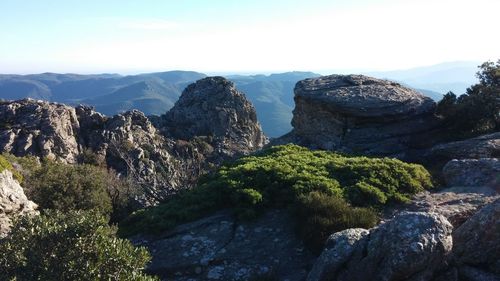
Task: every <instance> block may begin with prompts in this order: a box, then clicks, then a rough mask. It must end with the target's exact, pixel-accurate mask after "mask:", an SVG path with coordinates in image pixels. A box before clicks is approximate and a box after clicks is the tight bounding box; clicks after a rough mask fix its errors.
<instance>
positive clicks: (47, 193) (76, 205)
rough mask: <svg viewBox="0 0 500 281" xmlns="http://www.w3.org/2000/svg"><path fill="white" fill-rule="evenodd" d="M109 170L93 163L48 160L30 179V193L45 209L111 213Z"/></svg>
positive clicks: (28, 180) (28, 179) (27, 183)
mask: <svg viewBox="0 0 500 281" xmlns="http://www.w3.org/2000/svg"><path fill="white" fill-rule="evenodd" d="M107 181H108V174H107V172H106V170H104V169H101V168H99V167H95V166H91V165H87V164H84V165H65V164H61V163H58V162H54V161H46V162H45V163H43V165H41V167H40V168H39V169H37V170H35V171H34V172H33V174H32V175H31V176H30V177H29V178H27V181H26V183H25V186H29V189H28V190H27V194H28V196H29V198H30V199H31V200H33V201H35V202H36V203H37V204H38V205H39V207H40V208H42V209H53V210H61V211H69V210H97V211H99V212H100V213H101V214H104V215H110V214H111V212H112V205H111V198H110V196H109V194H108V192H107V188H108V185H107Z"/></svg>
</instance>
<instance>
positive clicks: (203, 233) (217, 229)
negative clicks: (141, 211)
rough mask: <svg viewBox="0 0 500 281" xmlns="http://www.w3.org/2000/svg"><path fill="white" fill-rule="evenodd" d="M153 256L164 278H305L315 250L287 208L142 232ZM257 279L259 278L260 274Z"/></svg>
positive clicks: (224, 215)
mask: <svg viewBox="0 0 500 281" xmlns="http://www.w3.org/2000/svg"><path fill="white" fill-rule="evenodd" d="M133 241H134V242H135V244H139V245H143V246H146V247H147V248H148V249H149V250H150V252H151V255H152V256H153V260H152V263H151V264H150V266H149V267H148V271H150V272H151V273H154V274H157V275H159V276H160V277H161V278H162V279H164V280H252V278H258V277H263V276H272V277H273V278H277V280H290V281H298V280H304V279H305V276H306V275H307V272H308V270H309V268H310V266H311V264H312V262H313V256H312V254H311V253H310V252H309V251H308V250H306V249H305V248H304V246H303V244H302V242H301V241H300V240H299V239H298V238H296V236H295V233H294V230H293V223H292V220H291V218H289V215H288V213H287V212H286V211H279V210H275V211H270V212H268V213H267V214H265V215H263V216H262V217H261V218H259V219H257V220H255V221H252V222H245V223H239V222H237V221H235V220H234V218H233V217H232V216H231V215H230V214H229V213H227V212H221V213H218V214H215V215H212V216H210V217H207V218H205V219H202V220H198V221H195V222H192V223H187V224H184V225H181V226H178V227H176V228H175V229H174V230H173V231H170V232H168V233H164V234H163V235H160V236H157V237H146V236H138V237H135V238H134V239H133ZM256 280H258V279H256Z"/></svg>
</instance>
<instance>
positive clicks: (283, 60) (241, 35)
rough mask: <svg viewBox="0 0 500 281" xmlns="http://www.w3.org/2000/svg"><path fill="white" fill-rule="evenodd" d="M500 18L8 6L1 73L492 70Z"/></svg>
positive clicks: (209, 4)
mask: <svg viewBox="0 0 500 281" xmlns="http://www.w3.org/2000/svg"><path fill="white" fill-rule="evenodd" d="M498 11H500V1H498V0H475V1H469V0H454V1H450V0H372V1H369V0H358V1H356V0H350V1H349V0H342V1H335V0H329V1H327V0H324V1H323V0H309V1H298V0H286V1H284V0H283V1H282V0H278V1H271V0H267V1H263V0H256V1H241V0H240V1H229V0H212V1H201V0H183V1H181V0H177V1H169V0H164V1H159V0H158V1H153V0H136V1H126V0H122V1H116V0H106V1H104V0H79V1H73V0H64V1H62V0H45V1H40V0H1V1H0V40H1V41H0V73H34V72H45V71H54V72H82V73H92V72H119V73H130V72H141V71H160V70H172V69H186V70H197V71H205V72H217V71H221V72H271V71H288V70H312V71H322V70H329V69H373V70H389V69H398V68H409V67H415V66H422V65H429V64H436V63H440V62H444V61H457V60H474V61H484V60H488V59H498V58H500V36H498V30H497V27H498ZM485 38H486V39H485ZM474 41H476V42H474Z"/></svg>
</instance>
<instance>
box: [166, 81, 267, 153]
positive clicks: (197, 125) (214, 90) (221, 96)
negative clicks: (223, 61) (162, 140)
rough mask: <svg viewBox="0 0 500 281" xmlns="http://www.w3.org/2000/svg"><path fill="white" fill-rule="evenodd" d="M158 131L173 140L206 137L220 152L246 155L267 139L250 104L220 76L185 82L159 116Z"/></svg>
mask: <svg viewBox="0 0 500 281" xmlns="http://www.w3.org/2000/svg"><path fill="white" fill-rule="evenodd" d="M162 122H163V123H162V125H161V127H162V131H163V132H164V133H165V135H167V136H169V137H172V138H174V139H182V140H192V139H193V138H195V137H200V136H206V137H210V140H209V141H208V143H209V144H210V145H212V146H213V147H214V149H215V150H216V151H218V153H220V154H224V155H228V156H232V155H234V154H235V153H236V154H248V153H249V152H252V151H255V150H256V149H260V148H262V146H263V145H264V144H265V143H266V141H267V139H266V137H265V136H264V134H263V133H262V129H261V127H260V124H259V123H258V121H257V114H256V112H255V108H254V107H253V105H252V104H251V103H250V102H249V101H248V100H247V99H246V97H245V95H244V94H243V93H241V92H239V91H238V90H237V89H236V87H235V86H234V84H233V83H232V82H230V81H229V80H226V79H225V78H223V77H207V78H204V79H201V80H198V81H197V82H196V83H194V84H191V85H189V86H188V87H187V88H186V89H185V90H184V91H183V93H182V95H181V97H180V98H179V100H178V101H177V102H176V103H175V105H174V107H173V108H172V109H171V110H170V111H169V112H167V113H166V114H165V116H163V120H162Z"/></svg>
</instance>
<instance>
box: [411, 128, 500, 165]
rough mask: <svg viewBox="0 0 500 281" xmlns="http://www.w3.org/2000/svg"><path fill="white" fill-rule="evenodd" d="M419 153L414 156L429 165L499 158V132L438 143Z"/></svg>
mask: <svg viewBox="0 0 500 281" xmlns="http://www.w3.org/2000/svg"><path fill="white" fill-rule="evenodd" d="M419 153H420V155H419V156H418V157H416V158H418V159H419V160H420V161H421V162H423V163H425V164H428V165H431V166H439V165H441V166H442V165H444V164H446V163H448V162H449V161H451V160H453V159H480V158H499V157H500V132H497V133H493V134H488V135H483V136H479V137H476V138H471V139H466V140H461V141H454V142H448V143H442V144H438V145H435V146H433V147H431V148H429V149H425V150H423V151H421V152H419Z"/></svg>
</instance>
